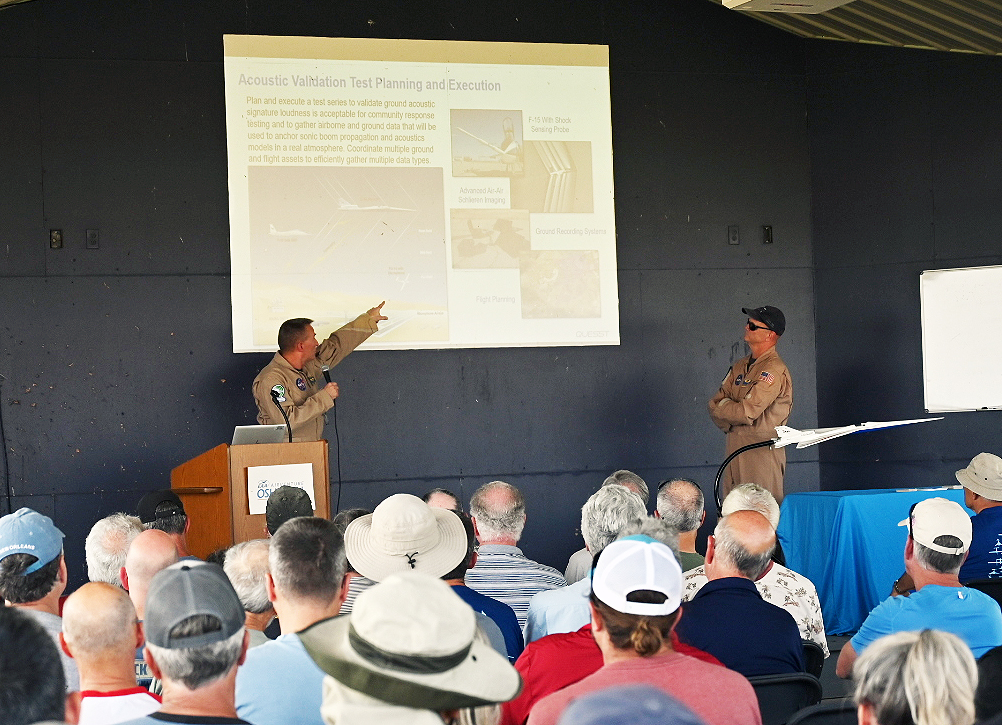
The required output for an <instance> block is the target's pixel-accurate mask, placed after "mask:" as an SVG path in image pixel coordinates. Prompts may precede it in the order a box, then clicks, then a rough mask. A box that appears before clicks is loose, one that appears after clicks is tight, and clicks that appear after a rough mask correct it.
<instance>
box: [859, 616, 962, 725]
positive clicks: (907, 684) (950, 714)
mask: <svg viewBox="0 0 1002 725" xmlns="http://www.w3.org/2000/svg"><path fill="white" fill-rule="evenodd" d="M852 678H853V680H855V682H856V692H855V700H856V704H857V705H858V704H864V703H865V704H867V705H869V706H870V707H872V708H873V714H874V716H875V718H876V721H877V722H878V723H880V725H970V724H971V723H973V722H974V690H975V687H976V686H977V681H978V675H977V665H976V664H975V662H974V655H972V654H971V650H970V648H969V647H968V646H967V645H966V644H965V643H964V641H963V640H961V639H960V638H959V637H957V636H956V635H954V634H949V633H947V632H937V631H935V630H932V629H926V630H923V631H921V632H897V633H895V634H889V635H887V636H886V637H881V638H880V639H878V640H877V641H876V642H874V643H873V644H871V645H870V646H869V647H867V648H866V649H865V650H864V651H863V654H861V655H860V657H859V659H857V660H856V662H855V663H854V665H853V668H852Z"/></svg>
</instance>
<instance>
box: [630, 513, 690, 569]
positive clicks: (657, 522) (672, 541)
mask: <svg viewBox="0 0 1002 725" xmlns="http://www.w3.org/2000/svg"><path fill="white" fill-rule="evenodd" d="M624 536H650V537H651V538H652V539H654V540H655V541H660V542H661V543H662V544H664V545H665V546H667V547H668V548H669V549H671V553H673V554H674V555H675V558H676V559H678V558H679V554H678V532H677V531H675V529H673V528H672V527H671V525H669V524H667V523H666V522H665V521H664V520H663V519H659V518H655V517H654V516H643V517H641V518H639V519H634V520H633V521H631V522H630V523H628V524H627V525H626V526H624V527H623V530H622V531H620V532H619V538H620V539H622V538H623V537H624ZM681 565H682V564H681V562H679V566H681Z"/></svg>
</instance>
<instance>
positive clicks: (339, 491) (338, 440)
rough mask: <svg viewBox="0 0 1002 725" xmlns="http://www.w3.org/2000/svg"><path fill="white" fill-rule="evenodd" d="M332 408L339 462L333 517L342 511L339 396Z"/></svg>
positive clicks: (335, 447)
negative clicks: (338, 421)
mask: <svg viewBox="0 0 1002 725" xmlns="http://www.w3.org/2000/svg"><path fill="white" fill-rule="evenodd" d="M331 410H333V411H334V416H333V417H334V460H335V461H336V462H337V502H336V503H335V504H334V513H332V514H331V518H332V519H333V518H334V517H335V516H336V515H337V514H338V512H339V511H341V436H340V435H339V434H338V431H337V398H335V399H334V406H333V407H332V408H331Z"/></svg>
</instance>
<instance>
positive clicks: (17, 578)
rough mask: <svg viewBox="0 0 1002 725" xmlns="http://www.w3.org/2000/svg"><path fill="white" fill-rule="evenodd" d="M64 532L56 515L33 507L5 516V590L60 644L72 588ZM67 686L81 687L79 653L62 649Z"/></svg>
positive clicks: (0, 574) (1, 532) (1, 546)
mask: <svg viewBox="0 0 1002 725" xmlns="http://www.w3.org/2000/svg"><path fill="white" fill-rule="evenodd" d="M66 581H67V575H66V561H65V559H63V532H62V531H60V530H59V529H57V528H56V526H55V524H53V523H52V519H50V518H49V517H48V516H43V515H42V514H40V513H38V512H37V511H33V510H32V509H29V508H22V509H18V510H17V511H15V512H14V513H12V514H7V515H6V516H4V517H3V518H0V595H2V596H3V598H4V599H6V600H7V604H8V605H9V606H11V607H15V608H17V609H20V610H21V611H22V612H24V613H25V614H26V615H28V616H29V617H31V618H32V619H34V620H35V621H36V622H38V623H39V624H40V625H42V628H43V629H45V631H46V632H48V633H49V637H51V638H52V641H53V642H54V643H55V645H56V647H57V648H59V634H60V632H61V631H62V629H63V620H62V619H61V618H60V616H59V598H60V597H61V596H62V594H63V592H64V591H65V590H66ZM58 651H59V656H60V658H61V660H62V663H63V672H64V675H65V684H66V691H67V692H76V691H78V690H79V689H80V675H79V673H78V672H77V665H76V663H75V662H74V661H73V659H72V658H71V657H70V656H69V655H67V654H66V653H65V652H63V651H62V649H59V650H58Z"/></svg>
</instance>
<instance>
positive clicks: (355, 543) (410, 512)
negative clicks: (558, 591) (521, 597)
mask: <svg viewBox="0 0 1002 725" xmlns="http://www.w3.org/2000/svg"><path fill="white" fill-rule="evenodd" d="M466 542H467V539H466V532H465V531H464V529H463V522H462V520H461V519H459V518H457V517H456V512H455V511H452V510H451V509H439V508H432V507H431V506H429V505H428V504H426V503H425V502H424V501H422V500H421V499H419V498H418V497H417V496H412V495H410V494H409V493H398V494H395V495H393V496H390V497H388V498H387V499H386V500H385V501H383V502H382V503H380V504H379V505H378V506H376V510H375V511H373V512H372V514H371V515H367V516H360V517H359V518H357V519H355V520H354V521H352V522H351V523H350V524H349V525H348V528H347V529H345V548H346V550H347V552H348V556H350V557H351V561H352V563H353V564H354V565H355V567H356V568H357V569H358V570H359V571H360V572H362V574H364V575H365V576H366V578H367V579H369V580H371V581H375V582H380V581H382V580H383V579H385V578H386V577H387V576H389V575H390V574H393V573H396V572H400V571H407V570H415V571H421V572H424V573H426V574H429V575H431V576H435V577H444V576H445V575H451V574H453V573H455V569H456V568H457V567H459V566H461V564H462V562H463V560H464V558H465V557H466V555H467V551H468V549H467V543H466ZM471 593H472V594H476V593H475V592H471ZM498 604H500V602H498ZM477 621H478V624H479V625H480V627H482V628H483V629H484V631H485V633H486V634H487V635H488V637H489V639H490V641H491V643H492V644H493V646H494V647H495V649H497V651H498V652H501V653H502V654H504V655H506V656H507V654H508V648H507V644H506V640H505V635H504V633H502V631H501V629H500V627H499V626H498V625H497V624H496V623H495V622H494V620H492V619H491V618H490V617H488V616H487V615H486V614H483V613H482V612H480V611H478V612H477ZM519 639H521V630H520V629H519ZM518 649H519V650H521V644H520V643H519V647H518Z"/></svg>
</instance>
